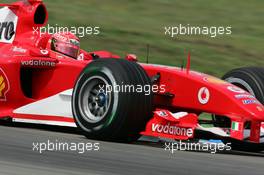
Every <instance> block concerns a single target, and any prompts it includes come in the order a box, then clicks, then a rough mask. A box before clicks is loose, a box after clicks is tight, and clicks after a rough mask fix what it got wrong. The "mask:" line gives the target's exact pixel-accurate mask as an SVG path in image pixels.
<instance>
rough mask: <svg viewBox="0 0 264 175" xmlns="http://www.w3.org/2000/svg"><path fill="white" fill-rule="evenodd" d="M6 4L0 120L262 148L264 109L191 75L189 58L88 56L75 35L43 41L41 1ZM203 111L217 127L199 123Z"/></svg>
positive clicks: (1, 23)
mask: <svg viewBox="0 0 264 175" xmlns="http://www.w3.org/2000/svg"><path fill="white" fill-rule="evenodd" d="M0 6H2V7H3V8H2V9H0V118H2V119H6V118H9V119H12V121H14V122H26V123H36V124H47V125H59V126H72V127H76V126H77V127H79V128H80V129H81V130H82V131H83V133H84V134H85V135H86V136H87V137H89V138H96V139H103V140H114V141H133V140H136V139H137V138H138V137H139V136H140V135H146V136H154V137H160V138H169V139H177V140H188V139H192V138H203V137H216V138H221V139H223V140H227V141H228V140H231V141H233V142H234V143H244V144H250V145H254V146H255V147H256V148H258V149H260V150H261V149H262V148H261V147H262V144H261V142H264V140H263V139H262V135H263V132H264V131H263V129H264V127H263V125H262V126H261V124H262V122H264V107H263V105H262V104H261V103H260V102H259V101H258V100H257V99H256V98H255V97H254V96H253V95H251V94H250V93H248V92H247V90H248V89H247V88H244V86H240V87H239V86H235V85H237V84H236V83H234V84H235V85H233V84H231V83H233V82H232V81H230V82H231V83H228V82H226V81H222V80H220V79H217V78H215V77H212V76H209V75H206V74H203V73H198V72H195V71H191V70H190V58H188V64H187V66H186V68H177V67H169V66H162V65H153V64H143V63H142V64H141V63H137V60H136V58H135V56H133V55H127V56H126V58H125V59H120V57H119V56H117V55H114V54H112V53H110V52H108V51H95V52H86V51H84V50H81V49H80V42H79V39H78V38H77V37H75V36H74V35H73V34H71V33H67V32H66V33H56V34H52V35H50V34H42V35H39V32H40V31H39V29H40V27H43V26H45V24H46V23H47V19H48V13H47V10H46V7H45V5H44V4H43V2H42V1H41V0H28V1H19V2H16V3H13V4H1V5H0ZM229 80H230V79H229ZM249 92H250V90H249ZM203 113H209V114H212V115H213V116H214V117H213V120H212V122H213V124H214V127H204V125H202V123H201V122H202V121H200V120H198V118H199V115H201V114H203Z"/></svg>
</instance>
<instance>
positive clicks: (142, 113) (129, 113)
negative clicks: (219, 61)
mask: <svg viewBox="0 0 264 175" xmlns="http://www.w3.org/2000/svg"><path fill="white" fill-rule="evenodd" d="M101 80H102V81H101ZM96 83H97V84H98V86H100V84H101V87H103V86H102V85H105V87H106V86H107V87H109V86H111V87H114V84H116V85H119V87H122V85H123V87H124V85H130V86H134V87H137V86H138V85H140V86H142V87H146V86H148V87H151V82H150V78H149V77H148V76H147V74H146V72H145V71H144V70H143V68H142V67H141V66H140V65H138V64H137V63H134V62H129V61H126V60H122V59H99V60H96V61H93V62H92V63H90V64H89V65H87V67H86V68H85V69H84V70H83V71H82V73H81V74H80V77H79V78H78V80H77V82H76V84H75V87H74V91H73V98H72V109H73V115H74V119H75V122H76V124H77V126H78V127H79V128H80V129H81V130H82V131H83V133H84V135H85V136H86V137H88V138H93V139H99V140H109V141H118V142H131V141H134V140H136V139H138V137H139V136H140V135H139V133H140V131H142V130H144V127H145V125H146V123H147V121H148V120H149V119H150V118H151V117H152V98H153V95H152V92H151V91H150V93H149V94H148V95H145V92H144V91H142V92H135V91H133V92H132V90H129V91H128V90H125V91H124V90H123V91H119V92H116V93H114V92H113V91H111V92H108V93H106V91H103V90H102V89H101V92H103V95H102V94H101V93H99V92H100V90H99V92H98V88H97V85H96ZM108 85H109V86H108ZM93 86H94V89H92V87H93ZM116 87H117V86H116ZM89 90H90V91H89ZM104 90H106V89H104ZM109 91H110V90H109ZM96 92H97V94H96ZM87 94H88V95H87ZM95 94H96V95H95ZM86 97H88V98H89V100H88V98H87V99H86ZM94 97H96V98H95V99H96V100H97V101H96V102H94V101H95V100H94ZM85 99H86V100H87V101H88V102H87V107H85V106H86V101H85ZM102 99H104V100H102ZM90 102H91V103H90ZM99 102H100V103H99ZM101 102H103V107H101V105H102V104H101ZM94 108H95V109H94ZM98 108H100V109H99V110H98ZM99 111H100V113H99ZM102 111H103V112H102ZM102 113H103V114H102ZM101 115H102V116H101ZM96 116H97V117H99V118H96Z"/></svg>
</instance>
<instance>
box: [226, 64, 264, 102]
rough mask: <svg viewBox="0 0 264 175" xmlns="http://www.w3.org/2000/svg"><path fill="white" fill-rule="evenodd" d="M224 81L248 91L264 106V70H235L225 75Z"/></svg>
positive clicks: (256, 68) (255, 68)
mask: <svg viewBox="0 0 264 175" xmlns="http://www.w3.org/2000/svg"><path fill="white" fill-rule="evenodd" d="M223 79H224V80H225V81H227V82H229V83H231V84H234V85H236V86H238V87H240V88H242V89H244V90H246V91H247V92H249V93H250V94H252V95H253V96H255V97H256V98H257V99H258V100H259V101H260V102H261V103H262V104H264V68H261V67H245V68H239V69H234V70H232V71H230V72H228V73H227V74H225V75H224V76H223Z"/></svg>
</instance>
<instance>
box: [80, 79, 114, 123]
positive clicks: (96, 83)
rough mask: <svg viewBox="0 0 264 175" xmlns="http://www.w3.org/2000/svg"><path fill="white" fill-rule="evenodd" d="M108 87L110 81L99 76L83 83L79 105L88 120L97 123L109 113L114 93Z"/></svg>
mask: <svg viewBox="0 0 264 175" xmlns="http://www.w3.org/2000/svg"><path fill="white" fill-rule="evenodd" d="M107 87H109V84H108V82H107V81H106V80H105V79H104V78H103V77H99V76H93V77H90V78H89V79H87V80H86V81H85V83H84V84H83V85H82V87H81V89H80V96H79V99H78V102H79V105H78V106H79V108H80V112H81V115H82V116H83V118H84V119H85V120H86V121H88V122H90V123H97V122H99V121H101V120H102V119H103V118H104V117H105V116H106V115H107V113H108V111H109V107H110V104H111V101H112V94H111V92H109V91H107Z"/></svg>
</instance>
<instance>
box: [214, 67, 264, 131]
mask: <svg viewBox="0 0 264 175" xmlns="http://www.w3.org/2000/svg"><path fill="white" fill-rule="evenodd" d="M222 79H223V80H225V81H227V82H229V83H231V84H234V85H236V86H238V87H240V88H242V89H244V90H246V91H248V92H249V93H251V94H252V95H254V96H255V97H256V98H257V99H258V100H259V101H260V102H261V103H262V104H264V68H261V67H244V68H238V69H234V70H231V71H229V72H228V73H226V74H225V75H224V76H223V77H222ZM212 118H213V123H214V126H216V127H223V128H229V127H230V126H231V121H230V119H229V118H227V117H224V116H214V115H213V117H212Z"/></svg>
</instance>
